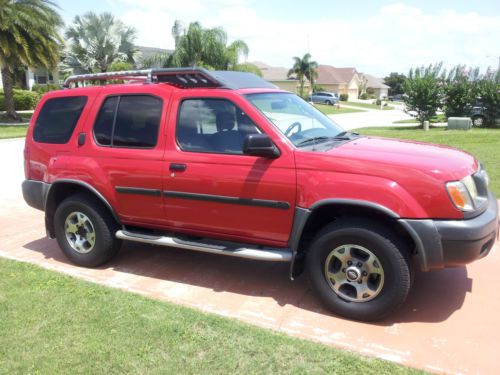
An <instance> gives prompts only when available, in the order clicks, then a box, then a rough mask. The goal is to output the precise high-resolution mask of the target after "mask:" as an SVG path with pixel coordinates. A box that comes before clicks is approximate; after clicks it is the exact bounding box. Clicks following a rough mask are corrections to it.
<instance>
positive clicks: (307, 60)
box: [288, 53, 318, 96]
mask: <svg viewBox="0 0 500 375" xmlns="http://www.w3.org/2000/svg"><path fill="white" fill-rule="evenodd" d="M293 60H294V63H293V67H292V69H290V70H289V71H288V77H291V76H292V75H295V76H296V77H297V79H298V80H299V84H300V96H304V84H305V80H306V78H307V79H308V80H309V82H310V83H311V87H314V86H313V85H314V80H315V79H316V77H317V76H318V73H317V71H316V69H317V68H318V63H317V62H316V61H311V54H309V53H306V54H305V55H304V57H302V58H300V57H297V56H295V57H294V58H293Z"/></svg>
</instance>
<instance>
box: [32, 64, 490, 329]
mask: <svg viewBox="0 0 500 375" xmlns="http://www.w3.org/2000/svg"><path fill="white" fill-rule="evenodd" d="M89 80H90V81H93V82H99V81H101V82H102V83H104V82H105V81H106V80H112V81H114V82H115V84H110V85H103V86H89V87H80V88H69V86H71V85H72V83H77V84H78V82H84V81H89ZM116 82H118V83H116ZM119 82H122V83H121V84H120V83H119ZM123 82H127V83H123ZM24 156H25V173H26V181H24V183H23V194H24V198H25V200H26V202H27V203H28V204H29V205H31V206H32V207H35V208H38V209H41V210H44V211H45V226H46V229H47V234H48V236H49V237H50V238H54V237H55V238H57V241H58V243H59V246H60V247H61V249H62V251H63V252H64V253H65V254H66V256H67V257H68V258H69V259H70V260H71V261H72V262H74V263H76V264H78V265H82V266H87V267H96V266H99V265H101V264H103V263H105V262H107V261H108V260H110V259H111V258H112V257H113V255H115V254H116V252H117V251H118V249H119V248H120V244H121V242H122V240H128V241H136V242H142V243H147V244H155V245H164V246H169V247H178V248H183V249H188V250H196V251H204V252H209V253H214V254H222V255H229V256H236V257H242V258H249V259H258V260H262V261H275V262H289V263H290V277H291V278H294V277H295V276H297V275H298V274H300V273H301V272H302V270H304V269H306V270H307V273H308V275H309V278H310V281H311V285H312V286H313V288H314V290H315V292H316V293H317V294H318V296H319V297H320V299H321V300H322V301H323V302H324V304H325V305H326V306H327V307H328V308H329V309H331V310H332V311H333V312H334V313H336V314H338V315H342V316H345V317H348V318H351V319H358V320H376V319H381V318H383V317H385V316H387V315H388V314H390V313H391V312H393V311H394V310H395V309H396V308H397V307H398V306H400V305H401V304H402V303H403V302H404V300H405V298H406V296H407V295H408V292H409V290H410V287H411V282H412V272H413V268H415V267H417V268H420V269H421V270H423V271H428V270H432V269H439V268H443V267H450V266H460V265H464V264H466V263H469V262H471V261H473V260H476V259H479V258H482V257H484V256H486V255H487V254H488V252H489V251H490V250H491V248H492V247H493V244H494V242H495V240H496V239H497V233H498V208H497V201H496V199H495V197H494V196H493V194H491V193H490V192H489V191H488V175H487V174H486V172H485V170H484V169H483V168H482V166H481V164H480V163H479V162H478V161H477V160H476V159H475V158H474V157H473V156H471V155H469V154H467V153H465V152H462V151H459V150H456V149H452V148H449V147H442V146H435V145H429V144H423V143H415V142H407V141H400V140H391V139H383V138H374V137H366V136H363V135H360V134H356V133H349V132H345V131H343V129H342V128H340V127H339V126H338V125H336V124H335V123H334V122H332V120H331V119H330V118H328V117H327V116H325V115H323V114H322V113H321V112H319V111H317V110H316V109H315V108H314V107H313V106H311V105H310V104H308V103H307V102H306V101H304V100H303V99H301V98H299V97H298V96H296V95H294V94H291V93H289V92H286V91H282V90H279V89H277V88H276V87H275V86H273V85H271V84H270V83H268V82H266V81H264V80H262V79H260V78H259V77H257V76H255V75H252V74H249V73H239V72H209V71H206V70H203V69H158V70H142V71H128V72H119V73H100V74H94V75H83V76H73V77H70V78H69V79H68V80H67V82H66V89H64V90H60V91H54V92H50V93H48V94H46V95H45V96H44V97H43V99H42V100H41V102H40V103H39V105H38V107H37V109H36V111H35V113H34V115H33V119H32V121H31V124H30V126H29V130H28V134H27V137H26V148H25V151H24Z"/></svg>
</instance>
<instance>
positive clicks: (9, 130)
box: [0, 125, 28, 139]
mask: <svg viewBox="0 0 500 375" xmlns="http://www.w3.org/2000/svg"><path fill="white" fill-rule="evenodd" d="M27 129H28V126H27V125H12V126H11V125H1V126H0V139H6V138H20V137H25V136H26V130H27Z"/></svg>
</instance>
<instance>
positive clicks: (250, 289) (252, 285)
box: [23, 238, 472, 326]
mask: <svg viewBox="0 0 500 375" xmlns="http://www.w3.org/2000/svg"><path fill="white" fill-rule="evenodd" d="M23 247H24V248H26V249H29V250H32V251H38V252H41V253H42V254H43V255H44V256H45V257H46V258H48V259H53V260H55V261H57V262H60V263H64V264H67V265H71V266H72V264H71V263H70V262H69V261H68V259H67V258H66V257H65V256H64V255H63V254H62V252H61V251H60V249H59V247H58V245H57V242H56V241H55V240H50V239H47V238H41V239H38V240H35V241H32V242H30V243H27V244H25V245H24V246H23ZM98 269H102V270H106V269H111V270H114V271H118V272H121V273H128V274H130V275H131V276H134V278H135V276H141V277H145V278H149V279H153V280H154V279H157V280H168V281H170V282H175V283H180V284H185V285H194V286H197V287H203V288H209V289H212V290H213V291H215V292H229V293H236V294H241V295H248V296H260V297H269V298H272V299H273V300H275V301H276V303H277V304H278V305H280V306H285V305H293V306H296V307H298V308H300V309H304V310H309V311H314V312H316V313H321V314H324V315H329V316H333V314H331V313H330V312H329V311H328V310H326V309H324V308H323V307H322V306H321V304H320V302H319V300H318V299H317V298H316V296H315V295H314V294H313V292H312V291H311V289H310V287H309V286H308V283H307V277H306V276H305V275H302V276H300V277H299V278H298V279H297V280H295V281H290V280H289V279H288V270H289V265H288V264H287V263H275V262H261V261H253V260H246V259H239V258H233V257H227V256H220V255H212V254H206V253H201V252H196V251H188V250H180V249H174V248H166V247H160V246H153V245H145V244H139V243H131V242H125V243H124V244H123V247H122V250H121V251H120V252H119V253H118V255H117V256H116V257H115V258H114V259H113V260H112V261H111V262H109V263H108V264H106V265H104V266H102V267H99V268H98ZM125 282H126V281H125ZM471 291H472V279H470V278H469V277H468V275H467V269H466V268H465V267H459V268H450V269H444V270H440V271H434V272H427V273H425V272H420V271H416V272H415V280H414V284H413V289H412V291H411V293H410V295H409V297H408V299H407V300H406V302H405V304H404V305H403V306H402V307H401V308H400V309H399V310H398V311H397V312H396V313H394V314H393V315H392V316H390V317H389V318H388V319H386V320H383V321H379V322H375V323H371V324H376V325H382V326H390V325H392V324H394V323H405V322H428V323H434V322H435V323H438V322H442V321H445V320H447V319H448V318H449V317H450V316H451V315H452V314H453V313H454V312H456V311H457V310H459V309H460V308H461V307H462V305H463V302H464V300H465V296H466V294H467V292H471Z"/></svg>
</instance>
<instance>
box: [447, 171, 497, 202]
mask: <svg viewBox="0 0 500 375" xmlns="http://www.w3.org/2000/svg"><path fill="white" fill-rule="evenodd" d="M478 173H481V174H482V177H483V181H484V183H485V184H486V186H485V187H482V188H481V189H483V190H484V189H487V184H488V175H487V174H486V172H485V171H484V169H481V170H480V172H478ZM481 186H483V185H481ZM446 190H447V191H448V194H449V196H450V199H451V201H452V202H453V204H454V205H455V207H457V208H458V209H459V210H462V211H473V210H475V209H478V208H480V207H481V206H483V205H484V203H485V202H486V201H487V200H488V198H487V195H485V194H484V192H483V193H481V194H480V193H479V192H478V188H477V185H476V181H475V177H473V176H467V177H464V178H462V179H461V180H460V181H452V182H448V183H447V184H446Z"/></svg>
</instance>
